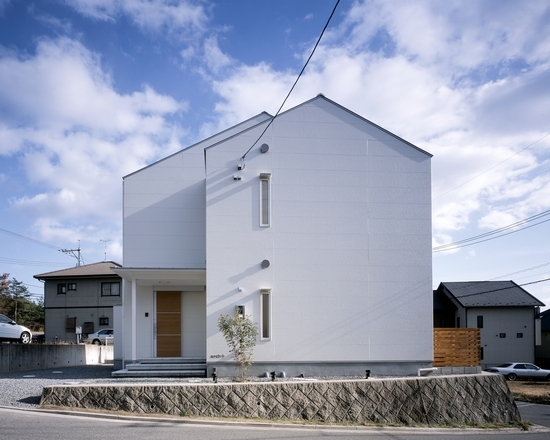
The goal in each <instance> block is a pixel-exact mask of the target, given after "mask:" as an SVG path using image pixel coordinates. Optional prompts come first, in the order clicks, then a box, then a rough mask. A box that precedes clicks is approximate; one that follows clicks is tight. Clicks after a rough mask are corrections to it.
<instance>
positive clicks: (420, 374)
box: [418, 367, 437, 376]
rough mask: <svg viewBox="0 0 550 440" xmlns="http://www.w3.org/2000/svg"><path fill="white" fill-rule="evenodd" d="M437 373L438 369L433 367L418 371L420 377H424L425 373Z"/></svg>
mask: <svg viewBox="0 0 550 440" xmlns="http://www.w3.org/2000/svg"><path fill="white" fill-rule="evenodd" d="M436 371H437V367H431V368H419V369H418V375H419V376H422V374H424V373H425V375H428V374H430V373H434V372H436Z"/></svg>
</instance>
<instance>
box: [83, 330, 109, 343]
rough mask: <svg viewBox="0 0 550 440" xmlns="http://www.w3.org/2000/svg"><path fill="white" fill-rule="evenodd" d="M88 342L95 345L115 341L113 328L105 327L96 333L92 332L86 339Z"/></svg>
mask: <svg viewBox="0 0 550 440" xmlns="http://www.w3.org/2000/svg"><path fill="white" fill-rule="evenodd" d="M85 341H86V342H89V343H91V344H95V345H107V344H112V343H113V329H112V328H105V329H103V330H99V331H97V332H95V333H90V334H89V335H88V337H87V338H86V339H85Z"/></svg>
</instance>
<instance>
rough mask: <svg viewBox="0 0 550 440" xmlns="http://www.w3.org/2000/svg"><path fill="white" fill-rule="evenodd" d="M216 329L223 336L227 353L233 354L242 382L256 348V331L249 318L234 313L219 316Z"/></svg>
mask: <svg viewBox="0 0 550 440" xmlns="http://www.w3.org/2000/svg"><path fill="white" fill-rule="evenodd" d="M218 328H219V329H220V331H221V332H222V334H223V337H224V338H225V341H226V342H227V345H228V346H229V352H230V353H233V357H234V358H235V362H237V367H238V368H239V371H240V374H241V380H244V377H245V374H246V372H247V371H248V369H249V368H250V366H251V365H252V355H253V352H254V347H255V346H256V336H257V335H258V329H257V328H256V324H254V323H253V322H252V320H251V319H250V317H249V316H244V315H241V314H240V313H238V312H237V313H235V316H229V315H220V317H219V319H218Z"/></svg>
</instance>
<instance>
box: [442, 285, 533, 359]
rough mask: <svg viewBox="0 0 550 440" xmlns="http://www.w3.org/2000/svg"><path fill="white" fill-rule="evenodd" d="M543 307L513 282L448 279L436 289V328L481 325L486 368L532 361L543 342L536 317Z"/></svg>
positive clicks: (482, 357)
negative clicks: (537, 346) (450, 281)
mask: <svg viewBox="0 0 550 440" xmlns="http://www.w3.org/2000/svg"><path fill="white" fill-rule="evenodd" d="M543 306H544V304H543V303H542V302H540V301H539V300H538V299H537V298H535V297H534V296H533V295H531V294H530V293H528V292H527V291H526V290H525V289H523V288H522V287H520V286H518V285H517V284H516V283H514V282H513V281H469V282H453V283H447V282H445V283H440V284H439V286H438V288H437V290H435V291H434V327H456V328H463V327H464V328H467V327H473V328H476V327H477V328H479V329H480V337H481V366H482V367H483V368H485V367H487V366H494V365H498V364H501V363H504V362H529V363H533V362H534V361H535V345H536V343H539V344H540V334H537V328H536V325H535V318H536V316H537V315H538V311H539V308H540V307H543ZM539 333H540V331H539Z"/></svg>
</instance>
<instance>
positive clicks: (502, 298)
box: [440, 281, 544, 307]
mask: <svg viewBox="0 0 550 440" xmlns="http://www.w3.org/2000/svg"><path fill="white" fill-rule="evenodd" d="M441 286H443V289H444V290H445V291H446V292H447V293H450V294H451V295H452V296H453V297H454V298H455V299H456V300H457V301H458V302H459V303H460V304H461V305H462V306H463V307H512V306H531V307H537V306H540V307H543V306H544V304H543V303H542V302H540V301H539V300H538V299H537V298H535V297H534V296H533V295H531V294H530V293H529V292H527V291H526V290H524V289H523V288H521V287H520V286H518V285H517V284H516V283H514V282H513V281H467V282H456V283H441V285H440V288H441Z"/></svg>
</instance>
